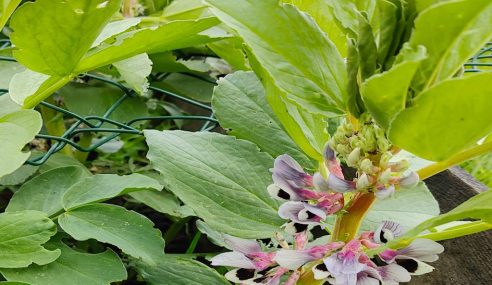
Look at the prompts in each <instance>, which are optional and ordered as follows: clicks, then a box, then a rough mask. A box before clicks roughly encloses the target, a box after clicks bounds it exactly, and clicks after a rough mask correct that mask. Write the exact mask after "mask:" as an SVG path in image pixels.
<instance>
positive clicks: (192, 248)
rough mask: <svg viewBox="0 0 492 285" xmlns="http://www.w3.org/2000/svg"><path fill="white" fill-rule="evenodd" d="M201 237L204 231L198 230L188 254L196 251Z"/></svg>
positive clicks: (187, 251)
mask: <svg viewBox="0 0 492 285" xmlns="http://www.w3.org/2000/svg"><path fill="white" fill-rule="evenodd" d="M201 237H202V233H201V232H200V231H197V232H196V234H195V236H194V237H193V240H192V241H191V243H190V246H189V247H188V249H187V250H186V254H192V253H193V252H194V251H195V248H196V246H197V244H198V241H199V240H200V238H201Z"/></svg>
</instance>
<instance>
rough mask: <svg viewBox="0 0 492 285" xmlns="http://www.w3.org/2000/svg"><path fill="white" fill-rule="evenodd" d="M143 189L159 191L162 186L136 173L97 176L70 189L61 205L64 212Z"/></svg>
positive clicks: (86, 179) (88, 178)
mask: <svg viewBox="0 0 492 285" xmlns="http://www.w3.org/2000/svg"><path fill="white" fill-rule="evenodd" d="M144 189H155V190H158V191H160V190H161V189H162V186H161V185H160V184H159V182H158V181H157V180H155V179H152V178H150V177H148V176H145V175H142V174H138V173H133V174H130V175H125V176H119V175H116V174H98V175H94V176H91V177H87V178H85V179H84V180H82V181H80V182H79V183H77V184H75V185H73V186H72V187H70V189H68V190H67V191H66V193H65V195H63V199H62V203H63V207H64V208H65V209H66V210H70V209H73V208H76V207H79V206H82V205H85V204H89V203H94V202H101V201H104V200H108V199H111V198H114V197H116V196H121V195H124V194H127V193H130V192H133V191H140V190H144Z"/></svg>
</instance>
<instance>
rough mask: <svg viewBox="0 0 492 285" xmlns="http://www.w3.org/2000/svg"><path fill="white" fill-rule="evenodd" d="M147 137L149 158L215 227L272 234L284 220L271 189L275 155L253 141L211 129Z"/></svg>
mask: <svg viewBox="0 0 492 285" xmlns="http://www.w3.org/2000/svg"><path fill="white" fill-rule="evenodd" d="M145 136H146V138H147V144H148V145H149V153H148V154H147V157H148V158H149V159H150V161H151V162H152V165H153V166H154V168H155V169H157V170H158V171H160V172H161V173H162V174H163V175H164V177H163V179H162V181H163V183H164V184H165V185H164V186H165V187H166V189H169V190H170V191H172V192H173V193H174V194H176V195H177V196H178V197H179V198H180V199H181V200H182V201H183V202H184V203H185V204H186V205H188V206H190V207H191V208H192V209H193V210H194V211H195V213H196V214H197V216H199V217H200V218H202V219H204V220H205V222H207V223H208V224H209V225H210V226H212V227H213V228H215V229H217V230H219V231H222V232H225V233H228V234H231V235H235V236H239V237H245V238H267V237H271V235H272V233H273V232H274V231H275V230H277V229H278V226H279V225H281V224H282V220H280V218H278V216H277V207H278V204H277V202H276V201H274V200H273V199H271V198H270V196H269V195H268V192H267V191H266V188H267V187H268V185H269V184H271V174H270V172H269V171H268V169H269V168H270V167H272V165H273V159H272V158H271V157H270V156H269V155H267V154H266V153H261V152H259V150H258V148H257V146H256V145H254V144H253V143H251V142H248V141H243V140H237V139H236V138H234V137H230V136H224V135H221V134H217V133H205V132H203V133H189V132H184V131H164V132H159V131H153V130H147V131H145ZM169 173H173V175H168V174H169Z"/></svg>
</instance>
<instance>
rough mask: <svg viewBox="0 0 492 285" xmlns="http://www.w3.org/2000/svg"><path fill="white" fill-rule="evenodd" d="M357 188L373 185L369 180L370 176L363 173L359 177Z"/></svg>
mask: <svg viewBox="0 0 492 285" xmlns="http://www.w3.org/2000/svg"><path fill="white" fill-rule="evenodd" d="M356 185H357V189H364V188H367V187H369V186H370V185H371V182H370V181H369V178H368V177H367V174H365V173H362V175H361V176H360V177H359V179H357V184H356Z"/></svg>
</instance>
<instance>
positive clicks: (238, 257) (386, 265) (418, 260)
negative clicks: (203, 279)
mask: <svg viewBox="0 0 492 285" xmlns="http://www.w3.org/2000/svg"><path fill="white" fill-rule="evenodd" d="M403 233H404V231H403V229H402V227H401V226H400V225H398V224H397V223H394V222H390V221H385V222H383V223H382V224H381V225H380V226H379V228H378V229H377V230H376V231H372V232H363V233H361V235H360V236H359V237H358V238H356V239H353V240H351V241H349V242H347V243H343V242H329V243H326V244H322V245H315V246H310V245H309V243H307V234H308V231H307V230H306V231H303V232H301V233H297V234H296V236H295V238H294V242H293V245H292V246H290V245H288V244H287V243H286V242H285V241H283V242H280V244H281V245H282V248H281V249H279V250H276V249H275V250H272V249H270V251H268V249H266V250H264V249H263V248H262V246H261V245H260V244H259V243H258V242H256V241H254V240H244V239H239V238H235V237H232V236H225V242H226V244H227V245H228V246H229V247H230V248H231V249H232V250H233V251H232V252H226V253H222V254H219V255H217V256H215V257H214V258H213V259H212V265H214V266H229V267H234V268H235V269H233V270H231V271H229V272H228V273H227V274H226V278H227V279H228V280H230V281H232V282H234V283H238V284H244V285H250V284H264V285H266V284H268V285H278V284H280V282H281V280H285V281H284V283H282V284H287V285H293V284H296V282H297V280H298V279H299V277H300V276H301V272H302V271H301V268H302V267H303V266H304V265H306V264H307V263H310V262H313V263H314V266H311V270H312V272H313V275H314V278H315V279H316V280H323V281H326V282H328V283H329V284H334V285H364V284H381V283H382V284H389V285H393V284H399V283H400V282H408V281H410V278H411V275H421V274H425V273H428V272H430V271H432V270H433V267H432V266H430V265H428V264H427V263H425V262H432V261H436V260H437V259H438V256H437V255H438V254H439V253H442V252H443V250H444V248H443V247H442V246H441V245H440V244H439V243H436V242H434V241H432V240H428V239H416V240H414V241H413V242H412V243H411V244H410V245H409V246H407V247H405V248H402V249H397V250H393V249H386V250H384V251H382V252H381V253H379V254H378V255H375V256H373V257H370V256H368V255H367V254H366V251H367V250H370V249H374V248H377V247H379V246H382V245H384V244H386V243H388V242H389V241H391V240H393V239H395V238H397V237H399V236H401V235H402V234H403ZM282 278H283V279H282Z"/></svg>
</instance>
